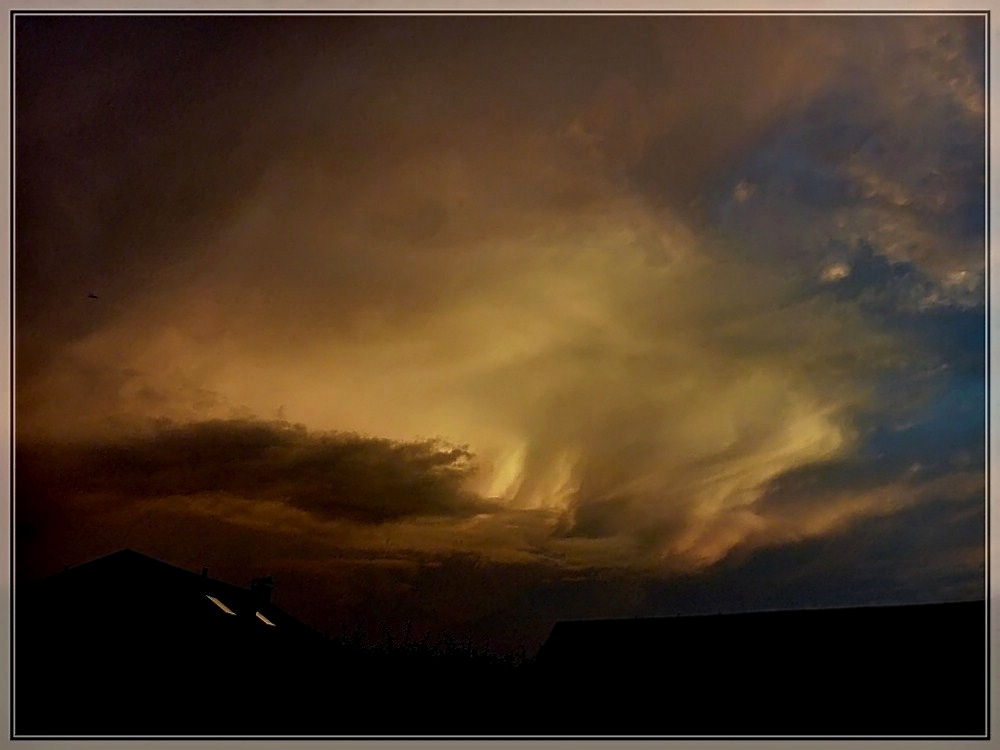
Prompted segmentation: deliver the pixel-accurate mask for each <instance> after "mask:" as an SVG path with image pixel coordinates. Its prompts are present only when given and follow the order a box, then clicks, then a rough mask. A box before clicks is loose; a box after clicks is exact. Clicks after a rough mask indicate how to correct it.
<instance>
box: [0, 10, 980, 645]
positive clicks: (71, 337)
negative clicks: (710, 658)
mask: <svg viewBox="0 0 1000 750" xmlns="http://www.w3.org/2000/svg"><path fill="white" fill-rule="evenodd" d="M14 26H15V57H14V60H15V76H14V83H15V99H14V103H15V116H14V126H15V175H14V189H15V229H14V242H15V246H14V303H15V321H14V337H15V349H14V351H15V383H14V396H15V451H16V453H15V501H14V510H15V527H14V533H15V537H14V544H15V563H16V571H15V574H16V580H30V579H34V578H37V577H39V576H43V575H47V574H50V573H52V572H55V571H58V570H61V569H62V567H63V566H64V565H67V564H70V565H75V564H79V563H82V562H85V561H86V560H88V559H91V558H93V557H97V556H99V555H103V554H107V553H110V552H112V551H115V550H117V549H121V548H123V547H130V548H133V549H136V550H138V551H140V552H143V553H145V554H149V555H152V556H154V557H158V558H160V559H164V560H166V561H168V562H172V563H174V564H177V565H181V566H183V567H188V568H191V569H195V570H198V569H200V568H201V567H202V566H207V567H209V569H210V571H211V573H212V575H213V576H215V577H219V578H223V579H225V580H230V581H233V582H236V583H248V582H249V579H250V577H251V576H257V575H263V574H270V575H273V576H274V578H275V579H276V582H277V587H276V589H275V601H276V603H277V604H279V605H280V606H283V607H284V608H285V609H287V610H288V611H289V612H291V613H292V614H295V615H296V616H298V617H299V618H300V619H302V620H304V621H305V622H307V623H309V624H311V625H313V626H314V627H317V628H318V629H321V630H324V631H328V632H330V633H332V634H336V633H338V632H340V630H341V629H342V628H353V627H355V626H357V625H358V624H359V623H364V627H367V628H371V627H374V625H375V624H378V627H381V626H382V624H385V625H386V626H388V627H389V628H398V627H401V626H402V625H403V624H404V623H406V622H412V623H413V625H414V627H415V629H416V631H418V632H429V633H432V634H435V633H439V634H457V635H460V636H465V635H470V636H472V637H474V638H476V639H479V640H481V641H483V642H485V643H488V644H490V646H491V647H493V648H495V649H498V650H510V649H515V648H525V649H527V650H529V651H530V650H533V649H534V648H537V646H538V645H539V644H540V643H541V641H542V640H543V639H544V637H545V636H546V635H547V633H548V630H549V629H550V628H551V626H552V624H553V623H554V622H555V621H556V620H559V619H570V618H573V619H575V618H584V617H612V616H614V617H633V616H655V615H673V614H678V613H681V614H694V613H703V612H730V611H746V610H758V609H774V608H797V607H818V606H847V605H865V604H876V603H877V604H884V603H913V602H926V601H952V600H959V599H973V598H981V597H983V596H984V594H985V588H984V586H985V560H984V558H985V542H984V537H985V507H986V477H985V442H986V441H985V431H986V422H985V410H986V401H985V391H986V346H985V341H986V307H985V302H986V286H985V285H986V258H987V253H986V239H985V238H986V219H985V216H986V178H985V146H986V143H985V105H986V99H985V94H984V79H985V47H984V44H985V24H984V18H983V17H981V16H979V17H977V16H941V15H939V16H934V15H927V16H905V15H896V16H875V15H855V16H851V15H844V16H794V15H758V16H742V17H741V16H724V15H716V16H697V15H661V16H649V17H637V16H632V17H625V16H617V17H611V16H604V17H594V16H591V17H585V16H550V17H537V16H535V17H530V16H481V17H470V16H461V15H454V16H439V17H418V16H395V17H394V16H383V17H376V16H367V17H358V16H335V15H331V16H319V17H316V16H285V17H280V16H274V17H266V16H258V17H237V16H222V17H203V16H199V17H194V16H192V17H183V16H177V17H86V16H63V17H45V16H18V17H17V18H16V19H15V24H14Z"/></svg>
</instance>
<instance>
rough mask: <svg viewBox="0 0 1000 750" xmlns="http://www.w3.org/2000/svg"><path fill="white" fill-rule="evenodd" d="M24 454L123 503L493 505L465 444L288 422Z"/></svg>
mask: <svg viewBox="0 0 1000 750" xmlns="http://www.w3.org/2000/svg"><path fill="white" fill-rule="evenodd" d="M19 453H20V454H21V455H20V456H19V458H20V462H21V463H22V471H25V472H27V474H28V475H29V477H30V478H27V479H25V481H28V482H30V481H36V482H39V481H40V482H42V483H44V482H46V481H47V480H46V479H45V478H44V476H41V475H42V474H48V473H52V474H54V475H55V479H56V481H58V482H70V483H72V486H73V487H74V488H75V490H76V491H77V492H80V493H94V494H97V495H104V496H111V497H113V498H117V499H118V500H119V501H126V500H145V499H155V498H170V497H177V496H212V495H221V496H235V497H237V498H243V499H246V500H265V501H271V502H278V503H286V504H288V505H290V506H292V507H293V508H297V509H300V510H304V511H306V512H307V513H309V514H311V515H313V516H315V517H317V518H320V519H336V518H345V519H350V520H353V521H357V522H360V523H371V524H380V523H384V522H386V521H391V520H396V519H400V518H406V517H413V516H431V517H434V516H450V517H462V516H467V515H472V514H475V513H477V512H481V511H483V510H484V509H486V508H487V507H488V506H487V505H485V504H483V503H482V502H480V501H478V500H477V499H475V498H473V497H472V496H470V495H468V494H467V493H464V492H462V491H461V489H460V484H461V480H462V479H464V478H465V477H466V476H467V475H468V474H469V473H470V472H471V471H472V470H473V466H472V464H471V455H470V454H469V453H468V451H467V450H465V449H463V448H458V447H453V446H448V445H443V444H440V443H436V442H432V441H427V442H424V443H396V442H393V441H389V440H379V439H373V438H363V437H359V436H356V435H343V434H333V435H328V434H315V433H312V434H311V433H309V432H307V431H306V429H305V428H303V427H293V426H289V425H287V424H282V423H262V422H249V421H236V420H232V421H210V422H201V423H191V424H185V425H169V426H162V427H157V428H154V429H153V431H152V432H151V433H150V434H148V435H142V436H136V437H133V438H131V439H129V440H120V441H117V442H106V443H99V444H87V445H78V446H65V445H64V446H31V445H26V446H21V447H19ZM25 462H26V463H27V466H25V465H24V463H25ZM63 472H66V475H65V476H61V474H62V473H63Z"/></svg>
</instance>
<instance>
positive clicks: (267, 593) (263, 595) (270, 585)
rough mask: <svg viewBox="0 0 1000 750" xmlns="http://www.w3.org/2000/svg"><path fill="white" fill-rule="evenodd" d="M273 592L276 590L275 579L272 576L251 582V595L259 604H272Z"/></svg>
mask: <svg viewBox="0 0 1000 750" xmlns="http://www.w3.org/2000/svg"><path fill="white" fill-rule="evenodd" d="M272 590H274V579H273V578H271V576H264V577H263V578H254V579H253V580H251V581H250V593H251V594H253V597H254V599H256V600H257V601H259V602H264V603H267V602H270V601H271V591H272Z"/></svg>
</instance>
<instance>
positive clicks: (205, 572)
mask: <svg viewBox="0 0 1000 750" xmlns="http://www.w3.org/2000/svg"><path fill="white" fill-rule="evenodd" d="M201 577H202V578H208V568H202V569H201Z"/></svg>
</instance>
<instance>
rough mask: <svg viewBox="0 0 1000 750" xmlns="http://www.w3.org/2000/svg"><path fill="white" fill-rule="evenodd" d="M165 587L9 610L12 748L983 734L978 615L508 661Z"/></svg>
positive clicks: (592, 641) (684, 629) (693, 628)
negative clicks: (125, 740) (108, 740)
mask: <svg viewBox="0 0 1000 750" xmlns="http://www.w3.org/2000/svg"><path fill="white" fill-rule="evenodd" d="M174 570H179V569H174ZM168 572H169V571H168ZM181 573H182V574H183V575H181V574H177V575H176V576H175V578H177V581H176V582H175V583H176V586H175V588H176V592H175V593H178V596H179V595H180V593H182V592H183V591H186V590H187V589H185V587H189V586H190V585H191V584H192V581H196V580H197V578H198V576H197V575H196V574H192V573H188V572H185V571H181ZM172 575H173V574H172ZM184 576H193V579H192V578H184ZM67 578H68V576H67ZM168 578H170V576H166V577H165V578H164V580H165V581H166V580H167V579H168ZM144 580H145V579H144ZM203 580H208V579H203ZM168 583H169V581H168ZM165 586H167V583H163V584H162V586H161V587H160V588H158V589H156V591H158V592H160V593H157V594H156V595H152V594H150V590H152V589H147V588H143V587H140V586H136V585H135V584H134V582H133V583H132V585H129V582H128V581H120V582H119V585H117V586H114V587H111V588H110V589H107V590H105V591H104V592H103V593H102V592H100V591H96V592H95V591H94V590H93V588H92V587H91V588H90V589H88V590H87V591H86V593H85V594H81V593H79V591H75V590H74V589H72V587H66V586H64V587H62V588H60V587H59V586H51V585H50V586H49V587H48V588H47V589H46V588H45V587H40V588H38V589H32V590H31V591H29V592H27V593H25V594H24V595H23V596H21V595H19V598H18V599H17V601H16V610H15V612H16V615H17V619H16V623H15V628H16V630H15V639H16V650H15V664H14V670H15V671H14V676H15V683H14V701H15V705H14V722H15V723H14V735H15V736H16V737H29V736H45V737H51V736H58V735H69V736H74V737H80V736H86V735H96V736H144V735H171V736H177V735H193V736H236V735H281V736H301V735H321V736H344V735H347V736H359V735H376V736H387V735H405V736H413V735H433V736H449V735H453V736H473V735H529V736H566V735H617V736H627V735H632V736H634V735H655V736H674V735H687V736H691V735H738V736H746V735H767V736H806V735H821V736H843V735H862V736H906V735H919V736H928V735H945V736H956V737H957V736H982V735H984V734H985V733H986V684H987V673H986V608H985V605H984V603H983V602H981V601H979V602H964V603H952V604H937V605H920V606H901V607H881V608H855V609H833V610H802V611H788V612H764V613H753V614H738V615H715V616H699V617H676V618H663V619H644V620H613V621H581V622H565V623H559V624H558V625H556V627H555V628H554V630H553V632H552V635H551V636H550V638H549V640H548V641H547V642H546V644H545V646H543V648H542V650H541V652H540V653H539V654H538V656H537V657H536V658H535V659H532V660H529V661H526V662H522V663H517V662H515V661H513V660H509V659H501V658H497V657H495V656H493V655H490V654H488V653H485V652H482V651H475V650H473V649H468V648H463V647H461V646H459V645H452V646H450V647H446V648H442V647H440V646H437V647H431V646H428V645H427V644H413V643H411V644H402V645H401V644H393V643H392V642H391V641H390V642H387V643H383V644H382V645H381V647H379V648H374V647H370V646H368V647H366V646H363V645H360V644H357V643H351V642H345V641H343V640H333V641H328V640H326V639H324V638H322V637H321V636H318V635H316V634H315V633H312V632H311V631H309V630H308V629H307V628H304V627H303V626H301V624H300V623H296V622H295V621H294V620H292V619H291V618H289V619H288V620H287V622H286V621H283V620H281V615H282V613H281V612H280V610H277V609H274V610H273V611H272V610H269V609H267V608H266V607H267V605H266V602H265V603H262V604H259V605H254V604H253V601H252V600H251V599H249V598H248V599H247V600H246V601H247V602H248V603H249V604H250V605H251V609H254V608H256V610H257V611H262V612H263V613H266V615H267V617H268V618H269V619H270V620H272V621H277V622H276V623H275V624H274V625H266V624H262V621H260V620H259V618H255V617H253V615H254V612H253V611H251V612H250V617H249V618H241V617H238V616H235V615H233V616H230V615H228V614H227V613H225V612H223V611H222V610H220V609H219V608H218V607H217V606H216V605H215V604H214V603H212V602H211V601H209V600H208V599H207V597H206V596H205V595H203V594H201V593H199V594H198V595H197V596H196V597H192V598H190V603H191V604H192V605H193V606H192V608H191V609H189V610H185V609H184V607H183V606H181V605H180V604H177V605H176V606H174V607H172V608H167V609H166V610H165V609H164V607H163V606H162V604H163V602H164V601H165V597H166V595H164V594H163V593H162V592H163V591H166V590H167V589H166V588H164V587H165ZM213 590H214V591H215V595H217V597H218V598H223V599H226V598H228V600H229V602H230V603H231V606H232V608H234V609H237V610H240V609H241V607H242V605H243V601H242V600H241V599H240V598H239V597H240V592H239V590H238V589H237V588H235V587H233V591H231V592H230V591H227V590H225V589H218V588H217V589H213ZM166 598H169V597H166ZM182 599H183V597H181V598H178V599H177V601H178V602H180V601H182ZM203 600H204V601H203ZM202 605H204V608H203V609H199V607H201V606H202ZM286 617H287V616H286Z"/></svg>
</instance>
